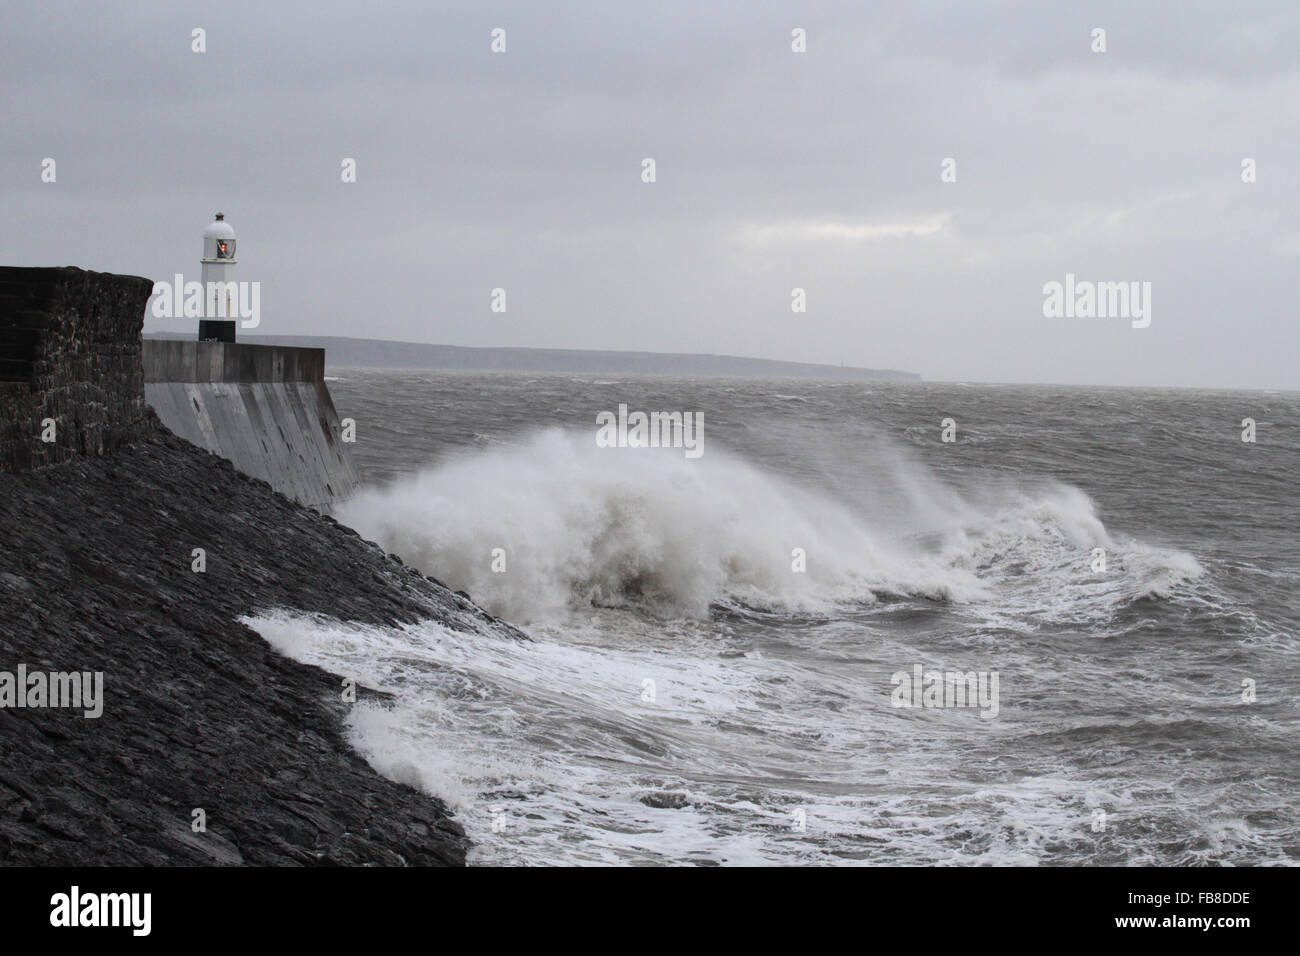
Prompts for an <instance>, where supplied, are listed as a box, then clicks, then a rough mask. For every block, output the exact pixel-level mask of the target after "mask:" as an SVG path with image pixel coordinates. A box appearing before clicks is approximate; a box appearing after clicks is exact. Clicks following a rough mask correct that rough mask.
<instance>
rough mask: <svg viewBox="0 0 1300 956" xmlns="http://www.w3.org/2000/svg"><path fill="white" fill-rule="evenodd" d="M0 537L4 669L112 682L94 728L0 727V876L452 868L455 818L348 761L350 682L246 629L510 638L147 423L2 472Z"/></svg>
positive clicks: (10, 718)
mask: <svg viewBox="0 0 1300 956" xmlns="http://www.w3.org/2000/svg"><path fill="white" fill-rule="evenodd" d="M0 535H2V536H3V538H2V541H3V543H2V544H0V671H8V672H11V673H13V672H15V671H16V669H17V666H18V665H19V664H25V665H26V667H27V669H28V671H29V672H32V671H36V670H42V671H82V672H95V671H102V672H103V675H104V677H103V680H104V693H103V698H104V700H103V715H102V716H101V717H99V718H97V719H88V718H86V717H84V716H83V715H82V711H81V710H69V709H59V708H50V707H46V708H40V709H32V708H14V707H5V708H4V709H0V754H2V755H3V757H2V759H0V863H6V864H37V865H78V864H91V865H103V864H223V865H224V864H241V863H242V864H258V865H281V864H306V865H321V864H325V865H329V864H341V865H354V864H381V865H398V864H413V865H429V864H449V865H458V864H463V863H464V859H465V851H466V840H465V836H464V834H463V832H462V830H461V828H460V827H459V826H458V825H457V824H456V823H455V821H454V820H453V819H451V816H450V815H449V813H448V811H447V809H446V807H445V806H444V805H443V804H442V803H441V802H439V801H438V800H436V799H434V798H431V797H429V796H426V795H424V794H422V793H419V792H417V791H416V790H413V789H411V788H409V787H406V786H404V785H401V784H398V783H394V782H392V781H389V780H387V779H385V778H383V777H381V776H379V775H378V774H377V773H376V772H375V771H373V770H372V769H371V768H370V767H369V766H368V765H367V764H366V762H365V761H364V760H363V759H362V758H361V757H360V756H359V755H358V754H357V753H356V752H355V751H353V750H352V749H351V748H350V747H349V746H348V744H347V743H346V741H345V739H344V728H343V721H344V719H345V716H346V711H347V708H348V706H349V705H348V704H346V703H344V701H343V693H342V681H341V678H340V677H339V676H338V675H331V674H327V673H325V672H323V671H321V670H319V669H317V668H314V667H309V666H306V665H303V664H299V663H296V662H294V661H292V660H289V659H287V658H285V657H282V656H280V655H279V654H277V653H276V652H275V651H274V650H272V649H271V647H270V646H269V645H268V644H267V643H266V642H265V641H263V640H262V638H261V637H260V636H258V635H257V634H256V633H254V632H253V631H251V630H249V629H248V628H247V627H245V626H243V625H242V624H240V623H238V620H237V618H238V617H240V616H241V615H244V614H249V613H251V612H255V611H258V610H264V609H268V608H271V607H288V608H293V609H297V610H299V611H306V612H311V613H321V614H327V615H331V616H333V617H337V618H341V619H345V620H354V621H362V622H367V623H372V624H396V623H405V622H414V621H417V620H422V619H430V618H432V619H436V620H438V621H440V622H441V623H443V624H444V625H446V626H447V627H451V628H457V629H461V630H470V631H472V630H480V631H494V632H497V633H496V634H494V635H492V636H487V635H485V639H488V640H491V639H499V638H500V637H507V638H509V637H519V636H520V635H519V634H518V632H515V631H513V630H512V629H511V628H509V626H508V625H505V624H503V623H501V622H498V621H496V620H495V619H493V618H492V617H491V616H490V615H488V614H486V613H485V612H483V611H482V610H480V609H479V608H477V607H476V606H474V605H473V604H472V603H471V602H469V601H467V600H466V599H465V598H464V597H462V596H459V595H456V594H453V593H452V592H451V591H449V590H448V589H447V588H445V587H444V586H442V585H441V584H439V583H437V582H435V581H433V580H431V579H428V578H425V577H423V576H421V575H420V574H419V573H417V572H416V571H414V570H413V569H410V568H406V567H403V566H402V565H401V563H400V562H398V561H396V560H394V559H392V558H391V557H389V556H387V555H385V554H384V553H383V551H382V549H380V548H379V547H378V546H377V545H374V544H372V543H369V542H367V541H364V540H363V539H362V538H360V537H359V536H357V535H356V533H355V532H352V531H351V530H350V529H347V528H345V527H343V526H341V525H339V524H337V523H336V522H334V521H333V520H332V519H331V518H329V517H326V516H323V515H321V514H318V513H316V512H314V511H310V510H307V509H304V508H302V507H300V506H298V505H296V504H294V503H293V502H291V501H289V500H288V499H286V498H284V497H283V496H281V495H278V494H276V493H274V492H272V491H271V490H270V488H269V486H267V485H266V484H265V483H263V482H259V481H256V480H255V479H250V478H247V477H245V476H244V475H242V474H240V473H238V472H236V471H235V470H234V468H233V467H231V465H230V464H229V463H228V462H226V461H224V460H223V459H220V458H217V457H216V456H213V455H211V454H209V453H207V452H205V451H202V450H200V449H198V448H195V447H194V446H192V445H190V444H188V443H186V442H183V441H182V440H180V439H178V438H176V437H175V436H173V435H171V434H170V433H169V432H167V431H166V430H164V429H162V428H160V427H157V426H156V423H155V424H154V426H153V427H152V428H150V429H149V430H148V433H147V434H146V436H145V437H144V438H142V439H140V440H138V441H136V442H134V443H132V444H129V445H126V446H123V447H120V448H118V449H117V450H116V451H114V452H112V453H110V454H106V455H104V456H103V457H98V458H85V459H81V460H75V461H72V462H68V463H65V464H60V465H57V466H55V467H50V468H46V469H43V470H39V471H35V472H31V473H28V474H18V475H15V474H0ZM195 548H202V549H204V551H205V553H206V570H205V571H204V572H203V573H196V572H195V571H194V570H192V561H193V549H195ZM365 696H366V695H365V694H364V693H363V694H361V695H360V697H361V699H365ZM196 809H202V810H203V811H204V814H205V815H206V828H207V829H206V832H201V833H196V832H194V831H193V829H192V827H191V823H192V820H193V819H194V817H193V812H194V810H196Z"/></svg>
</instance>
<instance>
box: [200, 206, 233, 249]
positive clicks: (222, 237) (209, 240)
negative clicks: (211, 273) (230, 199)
mask: <svg viewBox="0 0 1300 956" xmlns="http://www.w3.org/2000/svg"><path fill="white" fill-rule="evenodd" d="M203 258H204V259H231V260H233V259H234V258H235V230H234V229H233V228H232V227H231V225H230V223H228V222H226V217H225V215H224V214H222V213H217V218H216V219H214V220H212V222H210V223H208V228H206V229H204V230H203Z"/></svg>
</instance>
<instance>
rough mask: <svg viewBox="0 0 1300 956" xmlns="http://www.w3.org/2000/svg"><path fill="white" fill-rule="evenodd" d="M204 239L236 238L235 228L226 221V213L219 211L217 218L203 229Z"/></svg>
mask: <svg viewBox="0 0 1300 956" xmlns="http://www.w3.org/2000/svg"><path fill="white" fill-rule="evenodd" d="M203 238H204V239H234V238H235V230H234V229H233V228H232V227H231V225H230V223H228V222H226V216H225V213H220V212H219V213H217V218H216V219H214V220H212V222H210V223H208V228H206V229H204V230H203Z"/></svg>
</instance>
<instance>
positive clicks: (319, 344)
mask: <svg viewBox="0 0 1300 956" xmlns="http://www.w3.org/2000/svg"><path fill="white" fill-rule="evenodd" d="M190 337H191V336H188V335H184V334H180V333H174V332H150V333H146V334H145V338H147V339H183V338H190ZM243 341H246V342H249V343H254V344H259V345H277V346H292V347H298V348H318V349H325V354H326V356H327V361H328V363H329V366H330V367H331V368H391V369H430V370H448V371H469V372H564V373H569V374H575V375H674V376H675V375H684V376H702V377H717V378H800V379H813V380H820V381H830V382H919V381H921V376H920V375H917V374H916V373H915V372H900V371H896V370H894V369H874V368H855V367H852V366H848V365H843V366H841V365H815V364H812V363H808V362H783V361H779V360H775V359H759V358H743V357H741V356H736V355H691V354H685V353H674V352H605V351H591V350H586V349H533V348H468V347H464V346H458V345H429V344H426V343H421V342H391V341H388V340H385V339H353V338H346V337H340V336H320V335H247V336H243Z"/></svg>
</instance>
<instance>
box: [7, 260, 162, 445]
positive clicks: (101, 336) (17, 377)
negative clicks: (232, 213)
mask: <svg viewBox="0 0 1300 956" xmlns="http://www.w3.org/2000/svg"><path fill="white" fill-rule="evenodd" d="M152 291H153V282H152V281H151V280H149V279H143V278H140V277H138V276H122V275H114V274H111V273H105V272H87V271H85V270H84V269H78V268H75V267H72V266H67V267H62V268H20V267H12V266H0V471H29V470H31V469H34V468H41V467H44V466H46V465H52V464H56V463H58V462H63V461H69V460H72V459H75V458H80V457H84V456H97V455H102V454H103V453H105V452H107V451H111V450H112V449H114V448H116V447H118V446H120V445H123V444H125V443H128V442H131V441H134V440H136V439H138V438H140V437H142V436H143V435H145V434H147V433H148V432H149V431H150V430H151V429H152V428H153V427H155V426H154V422H155V419H154V418H153V416H151V415H149V414H148V411H147V409H146V406H145V400H144V371H143V366H142V364H141V344H140V329H141V326H142V324H143V321H144V312H145V306H146V304H147V303H148V300H149V296H150V294H151V293H152ZM47 419H53V421H54V432H53V437H54V440H53V441H49V442H47V441H43V440H42V433H43V432H47V433H48V429H47V428H45V427H43V425H42V422H44V421H45V420H47Z"/></svg>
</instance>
